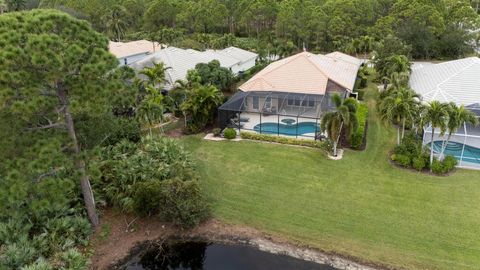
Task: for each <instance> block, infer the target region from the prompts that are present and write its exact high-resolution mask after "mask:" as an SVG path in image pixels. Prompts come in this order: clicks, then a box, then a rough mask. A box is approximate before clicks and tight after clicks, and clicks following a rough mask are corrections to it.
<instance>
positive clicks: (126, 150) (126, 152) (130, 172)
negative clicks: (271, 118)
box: [95, 137, 208, 227]
mask: <svg viewBox="0 0 480 270" xmlns="http://www.w3.org/2000/svg"><path fill="white" fill-rule="evenodd" d="M102 160H103V161H102V165H101V167H100V170H101V171H102V175H103V176H102V179H101V182H100V183H95V184H96V185H98V186H101V187H102V190H103V192H104V194H105V197H106V198H107V201H108V203H110V204H112V205H114V206H115V207H118V208H119V209H121V210H122V211H125V212H136V213H139V214H142V215H153V214H160V215H161V218H162V219H163V220H165V221H169V222H173V223H175V224H179V225H182V226H185V227H190V226H193V225H195V224H197V223H198V222H200V221H201V220H203V219H204V218H205V217H206V215H204V214H205V213H208V207H207V205H206V204H205V202H204V199H203V197H202V195H201V193H200V190H199V187H198V183H197V182H198V181H197V177H196V175H195V174H194V164H193V162H192V160H191V158H190V156H189V153H188V152H187V151H185V150H184V149H183V147H181V146H180V145H179V144H178V142H177V141H175V140H173V139H169V138H166V137H159V138H151V137H147V138H145V139H143V140H142V141H141V143H139V144H138V145H137V144H134V143H132V142H128V141H122V142H120V143H118V144H117V145H114V146H109V147H107V148H106V149H105V151H104V152H103V154H102ZM175 197H177V198H175Z"/></svg>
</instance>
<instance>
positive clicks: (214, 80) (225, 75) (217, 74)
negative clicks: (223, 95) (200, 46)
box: [195, 60, 234, 92]
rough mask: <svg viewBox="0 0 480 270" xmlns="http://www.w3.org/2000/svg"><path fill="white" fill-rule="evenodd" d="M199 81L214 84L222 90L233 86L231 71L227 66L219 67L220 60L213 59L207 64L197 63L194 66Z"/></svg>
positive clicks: (204, 83)
mask: <svg viewBox="0 0 480 270" xmlns="http://www.w3.org/2000/svg"><path fill="white" fill-rule="evenodd" d="M195 70H196V71H197V74H198V76H200V83H201V84H203V85H209V84H210V85H214V86H215V87H216V88H217V89H219V90H220V91H222V92H225V91H231V90H232V86H233V82H234V81H233V73H232V71H230V70H229V69H227V68H224V67H221V66H220V62H218V61H217V60H213V61H211V62H210V63H208V64H204V63H199V64H197V65H196V66H195Z"/></svg>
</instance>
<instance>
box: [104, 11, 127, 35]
mask: <svg viewBox="0 0 480 270" xmlns="http://www.w3.org/2000/svg"><path fill="white" fill-rule="evenodd" d="M126 17H127V10H126V9H125V7H124V6H121V5H114V6H113V7H112V8H111V9H110V10H109V12H108V14H107V17H106V23H107V29H108V31H109V32H110V33H111V35H112V36H113V40H114V41H120V40H122V38H123V37H124V36H125V29H126V28H127V22H126V21H125V20H124V19H125V18H126Z"/></svg>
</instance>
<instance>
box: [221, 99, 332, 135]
mask: <svg viewBox="0 0 480 270" xmlns="http://www.w3.org/2000/svg"><path fill="white" fill-rule="evenodd" d="M329 96H330V94H328V93H327V94H326V95H314V94H300V93H287V92H275V91H270V92H267V91H258V92H256V91H249V92H243V91H239V92H238V93H236V94H235V95H234V96H233V97H231V98H230V99H229V100H228V101H227V102H226V103H224V104H223V105H222V106H221V107H220V108H219V109H218V120H219V126H220V127H221V128H225V127H231V128H235V129H236V130H237V131H238V132H241V131H254V132H258V133H262V134H270V135H278V136H290V137H295V138H304V139H318V138H319V136H320V134H321V130H320V119H321V117H322V115H323V114H324V113H325V112H326V111H328V110H329V109H330V108H331V107H332V106H333V104H331V98H330V97H329Z"/></svg>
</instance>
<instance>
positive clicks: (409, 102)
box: [379, 86, 420, 144]
mask: <svg viewBox="0 0 480 270" xmlns="http://www.w3.org/2000/svg"><path fill="white" fill-rule="evenodd" d="M419 106H420V98H419V96H418V95H417V94H416V93H415V92H414V91H413V90H411V89H410V88H408V87H404V86H401V87H400V88H398V89H395V90H390V92H389V93H388V95H387V96H386V97H384V98H383V99H382V100H381V101H380V104H379V111H380V118H381V119H382V120H383V121H385V122H389V123H391V122H395V123H396V124H397V144H400V142H401V140H402V139H403V137H404V135H405V126H406V123H407V121H409V123H412V122H413V120H414V118H415V116H416V115H417V112H418V107H419Z"/></svg>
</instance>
